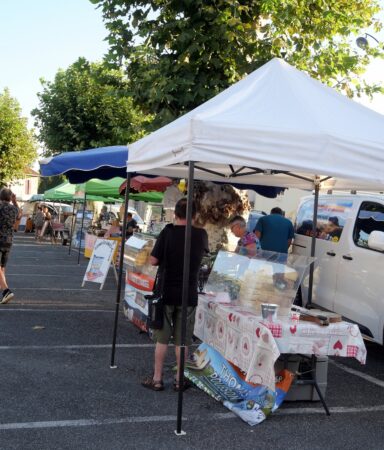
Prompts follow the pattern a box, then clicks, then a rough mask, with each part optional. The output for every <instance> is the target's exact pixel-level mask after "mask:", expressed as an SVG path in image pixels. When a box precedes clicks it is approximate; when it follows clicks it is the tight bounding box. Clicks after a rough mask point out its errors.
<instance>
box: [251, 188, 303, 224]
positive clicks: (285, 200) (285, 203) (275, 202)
mask: <svg viewBox="0 0 384 450" xmlns="http://www.w3.org/2000/svg"><path fill="white" fill-rule="evenodd" d="M311 192H312V191H304V190H302V189H286V190H285V191H284V192H283V194H281V195H278V196H277V197H276V198H267V197H263V196H262V195H259V194H256V192H254V191H248V195H249V201H250V202H252V203H253V205H254V206H253V208H252V209H257V210H260V211H264V212H266V213H267V214H269V212H270V211H271V209H272V208H274V207H275V206H278V207H279V208H281V209H282V210H283V211H285V217H287V218H288V219H291V220H292V221H294V220H295V217H296V211H297V207H298V206H299V202H300V199H301V198H302V197H305V196H307V195H311Z"/></svg>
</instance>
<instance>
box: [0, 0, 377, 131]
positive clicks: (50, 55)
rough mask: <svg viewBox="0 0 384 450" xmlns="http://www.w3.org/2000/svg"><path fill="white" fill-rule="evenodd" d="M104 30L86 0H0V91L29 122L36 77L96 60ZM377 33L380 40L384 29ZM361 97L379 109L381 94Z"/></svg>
mask: <svg viewBox="0 0 384 450" xmlns="http://www.w3.org/2000/svg"><path fill="white" fill-rule="evenodd" d="M383 3H384V0H383ZM106 36H107V31H106V29H105V27H104V24H103V21H102V17H101V11H100V10H98V9H95V6H94V5H93V4H91V3H90V2H89V1H88V0H0V92H2V91H3V89H4V88H5V87H8V88H9V90H10V93H11V95H12V96H13V97H15V98H16V99H17V100H18V102H19V103H20V105H21V107H22V113H23V115H24V116H26V117H29V125H30V126H32V125H33V119H32V118H31V117H30V112H31V110H32V109H33V108H35V107H37V106H38V98H37V96H36V94H37V92H40V91H41V90H42V88H41V84H40V81H39V80H40V78H41V77H42V78H44V79H46V80H49V81H52V80H53V79H54V76H55V74H56V72H57V70H58V69H59V68H62V69H65V68H67V67H68V66H69V65H70V64H72V63H73V62H75V61H76V60H77V59H78V58H79V57H80V56H83V57H85V58H87V59H88V60H91V61H97V60H101V59H102V57H103V55H104V54H105V53H106V52H107V49H108V45H107V43H106V42H105V41H104V39H105V38H106ZM376 37H377V38H378V39H379V40H380V41H381V42H383V43H384V33H381V34H380V35H376ZM370 43H372V44H373V45H375V42H374V41H373V40H370ZM383 75H384V61H375V62H374V63H372V64H371V66H370V68H369V70H368V73H367V75H366V78H367V80H369V81H370V82H373V81H383V78H384V77H383ZM362 102H363V103H364V104H366V106H369V107H371V108H373V109H375V110H376V111H378V112H380V113H382V114H384V95H380V94H378V95H376V96H375V99H374V101H373V102H370V101H369V100H367V99H365V100H363V101H362Z"/></svg>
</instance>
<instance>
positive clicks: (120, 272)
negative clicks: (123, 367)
mask: <svg viewBox="0 0 384 450" xmlns="http://www.w3.org/2000/svg"><path fill="white" fill-rule="evenodd" d="M130 185H131V173H130V172H127V186H126V189H125V197H124V217H123V229H122V230H121V244H120V259H119V276H118V279H117V291H116V309H115V321H114V324H113V340H112V354H111V369H116V367H117V366H115V352H116V337H117V325H118V321H119V308H120V297H121V284H122V278H123V263H124V249H125V233H126V229H127V213H128V204H129V187H130Z"/></svg>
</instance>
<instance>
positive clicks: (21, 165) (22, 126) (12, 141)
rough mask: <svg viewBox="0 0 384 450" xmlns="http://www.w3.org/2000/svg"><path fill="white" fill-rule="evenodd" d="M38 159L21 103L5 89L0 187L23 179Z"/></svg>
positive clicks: (0, 97) (0, 103) (0, 111)
mask: <svg viewBox="0 0 384 450" xmlns="http://www.w3.org/2000/svg"><path fill="white" fill-rule="evenodd" d="M36 157H37V151H36V145H35V142H34V139H33V135H32V133H31V132H30V131H29V130H28V128H27V119H25V118H24V117H21V108H20V105H19V103H18V102H17V100H15V99H14V98H12V97H11V96H10V94H9V91H8V90H7V89H5V90H4V91H3V92H2V93H0V185H1V184H6V183H8V182H10V181H12V180H15V179H17V178H23V177H24V170H25V169H26V168H27V167H29V166H30V165H31V164H32V163H33V161H34V160H35V159H36Z"/></svg>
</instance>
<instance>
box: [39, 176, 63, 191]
mask: <svg viewBox="0 0 384 450" xmlns="http://www.w3.org/2000/svg"><path fill="white" fill-rule="evenodd" d="M64 181H66V178H65V176H64V175H55V176H53V177H41V178H40V180H39V188H38V190H37V192H38V194H44V192H45V191H47V190H48V189H51V188H53V187H55V186H58V185H59V184H61V183H63V182H64Z"/></svg>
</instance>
